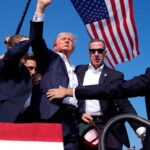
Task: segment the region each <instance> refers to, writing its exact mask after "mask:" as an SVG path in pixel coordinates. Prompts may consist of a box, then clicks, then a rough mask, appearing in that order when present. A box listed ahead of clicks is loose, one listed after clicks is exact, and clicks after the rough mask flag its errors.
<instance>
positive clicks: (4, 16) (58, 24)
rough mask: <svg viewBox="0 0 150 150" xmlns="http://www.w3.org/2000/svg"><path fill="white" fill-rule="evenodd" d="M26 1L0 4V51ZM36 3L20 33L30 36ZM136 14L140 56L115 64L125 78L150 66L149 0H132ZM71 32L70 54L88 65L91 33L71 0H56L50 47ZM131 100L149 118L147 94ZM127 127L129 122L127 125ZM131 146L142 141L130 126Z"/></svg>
mask: <svg viewBox="0 0 150 150" xmlns="http://www.w3.org/2000/svg"><path fill="white" fill-rule="evenodd" d="M25 4H26V0H5V1H2V2H1V5H0V18H1V23H0V29H1V31H0V47H1V50H0V54H3V53H4V52H5V50H6V47H5V45H4V44H3V39H4V37H6V36H9V35H12V34H14V33H15V31H16V28H17V25H18V22H19V20H20V18H21V16H22V13H23V9H24V7H25ZM35 5H36V0H32V2H31V4H30V7H29V10H28V13H27V16H26V18H25V21H24V24H23V26H22V29H21V32H20V33H21V34H25V35H28V33H29V25H30V23H29V21H30V20H31V19H32V16H33V14H34V10H35ZM133 6H134V16H135V22H136V28H137V32H138V39H139V50H140V53H141V54H140V56H137V57H136V58H134V59H133V60H132V61H130V62H125V63H123V64H120V65H118V66H117V67H116V69H117V70H119V71H121V72H123V73H124V74H125V78H126V79H130V78H132V77H133V76H135V75H138V74H142V73H144V72H145V69H146V68H147V67H149V65H150V60H149V57H150V46H149V44H150V38H149V35H150V28H149V27H150V19H148V18H149V17H148V14H149V13H150V12H149V6H150V1H149V0H145V1H144V2H143V1H142V0H133ZM62 31H69V32H72V33H73V34H74V35H75V36H76V38H77V41H76V47H75V52H74V54H73V55H72V57H71V60H72V63H73V64H74V65H78V64H85V63H88V62H89V59H88V55H87V45H88V42H89V37H88V34H87V32H86V30H85V27H84V25H83V23H82V21H81V19H80V18H79V16H78V15H77V13H76V11H75V9H74V8H73V6H72V4H71V2H70V0H53V3H52V5H51V6H49V8H47V10H46V16H45V25H44V37H45V39H46V42H47V45H48V47H52V43H53V41H54V39H55V37H56V35H57V34H58V33H59V32H62ZM130 101H131V103H132V104H133V106H134V107H135V109H136V110H137V112H138V114H139V115H140V116H142V117H144V118H146V117H147V116H146V111H145V103H144V97H136V98H132V99H130ZM127 126H128V125H127ZM128 131H129V136H130V142H131V145H132V146H133V145H136V146H137V147H140V141H139V139H137V137H136V135H135V134H134V133H133V131H132V129H130V128H129V127H128Z"/></svg>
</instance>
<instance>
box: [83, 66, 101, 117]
mask: <svg viewBox="0 0 150 150" xmlns="http://www.w3.org/2000/svg"><path fill="white" fill-rule="evenodd" d="M103 67H104V65H102V66H101V67H99V68H97V69H95V68H94V67H93V66H92V65H91V64H89V67H88V70H87V71H86V73H85V76H84V81H83V85H92V84H99V79H100V76H101V73H102V69H103ZM85 104H86V105H85V111H86V112H87V113H88V114H90V115H93V116H97V115H98V116H100V115H102V114H103V112H102V111H101V107H100V102H99V100H97V99H95V100H93V99H92V101H91V100H88V99H86V101H85Z"/></svg>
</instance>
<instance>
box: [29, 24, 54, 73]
mask: <svg viewBox="0 0 150 150" xmlns="http://www.w3.org/2000/svg"><path fill="white" fill-rule="evenodd" d="M43 25H44V24H43V22H31V26H30V39H31V41H32V51H33V53H34V56H35V58H36V62H37V69H38V72H40V73H42V72H44V71H45V70H46V69H47V67H48V65H49V58H50V56H51V55H53V52H52V51H50V50H49V49H48V48H47V45H46V43H45V41H44V39H43Z"/></svg>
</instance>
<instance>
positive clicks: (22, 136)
mask: <svg viewBox="0 0 150 150" xmlns="http://www.w3.org/2000/svg"><path fill="white" fill-rule="evenodd" d="M0 147H1V150H10V149H11V150H30V149H36V150H64V148H63V137H62V127H61V124H48V123H27V124H14V123H0Z"/></svg>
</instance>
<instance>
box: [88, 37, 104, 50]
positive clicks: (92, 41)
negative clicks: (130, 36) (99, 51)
mask: <svg viewBox="0 0 150 150" xmlns="http://www.w3.org/2000/svg"><path fill="white" fill-rule="evenodd" d="M94 42H101V43H103V45H104V49H106V44H105V42H104V40H102V39H92V40H90V42H89V47H90V44H91V43H94Z"/></svg>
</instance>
